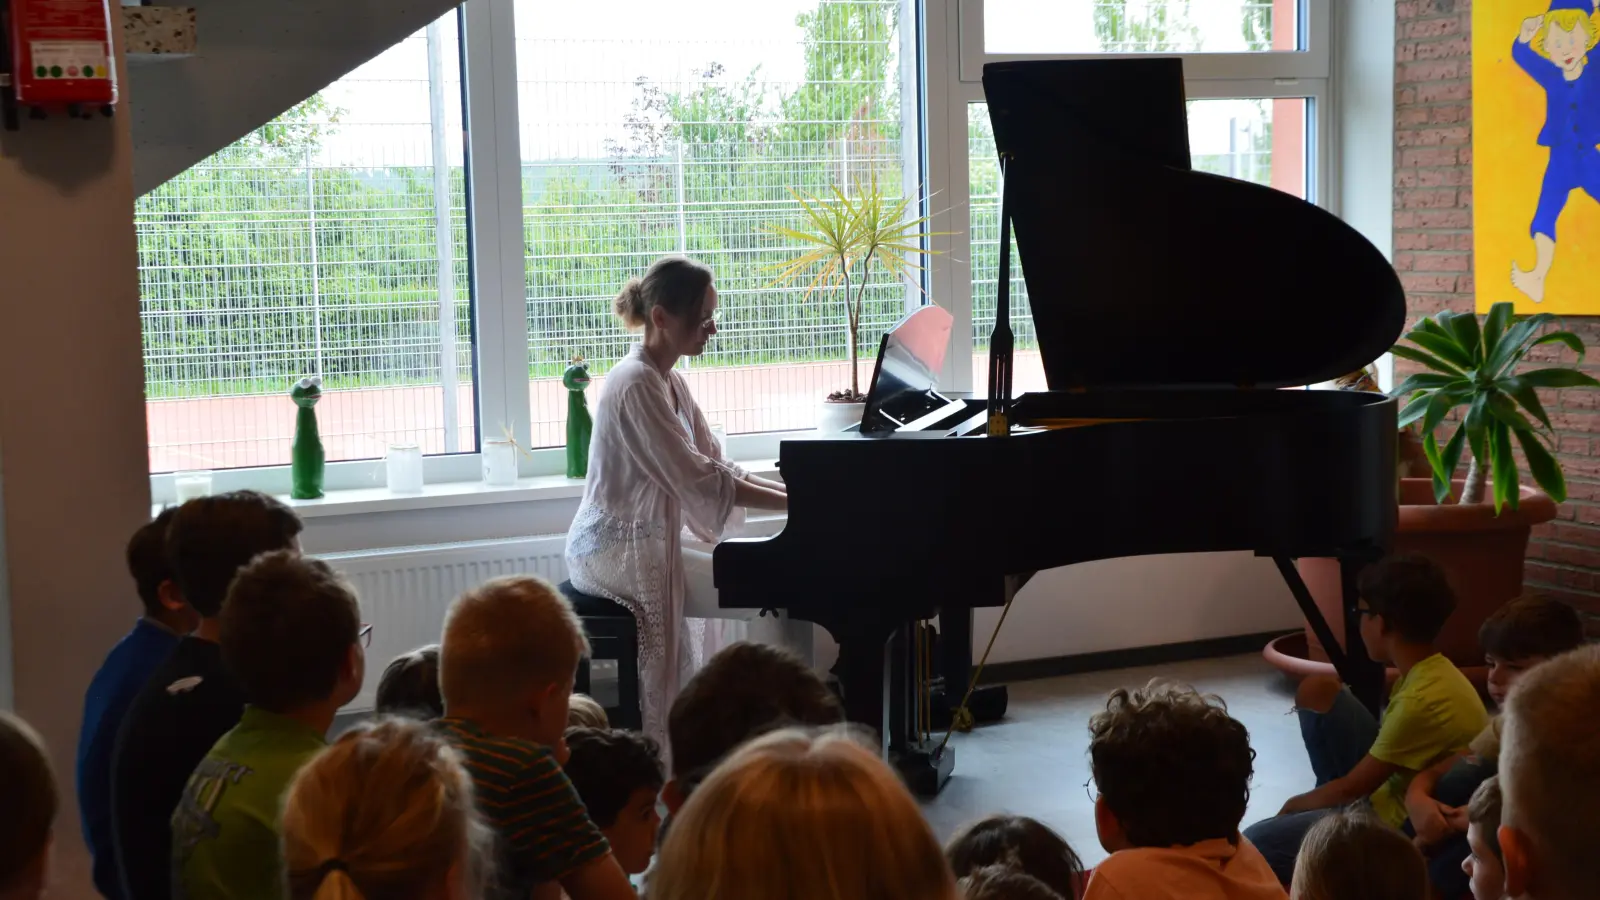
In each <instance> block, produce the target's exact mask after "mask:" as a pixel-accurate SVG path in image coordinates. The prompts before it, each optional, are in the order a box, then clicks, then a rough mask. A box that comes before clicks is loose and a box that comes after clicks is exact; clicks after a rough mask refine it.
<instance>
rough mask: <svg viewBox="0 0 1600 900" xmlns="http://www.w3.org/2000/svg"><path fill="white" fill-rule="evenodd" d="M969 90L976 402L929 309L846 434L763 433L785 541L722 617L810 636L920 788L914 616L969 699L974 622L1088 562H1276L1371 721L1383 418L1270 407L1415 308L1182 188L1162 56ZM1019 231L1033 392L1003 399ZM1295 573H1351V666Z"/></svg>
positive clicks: (1346, 230) (1351, 245)
mask: <svg viewBox="0 0 1600 900" xmlns="http://www.w3.org/2000/svg"><path fill="white" fill-rule="evenodd" d="M983 85H984V92H985V94H986V95H987V99H988V106H989V113H990V117H991V119H992V121H993V124H994V134H995V144H996V147H997V149H998V151H999V156H1000V162H1001V166H1002V171H1003V188H1002V195H1001V196H1002V200H1001V210H1002V213H1001V242H1000V246H1001V267H1000V268H1001V271H1000V272H999V273H998V284H999V287H1000V293H999V300H1000V305H999V313H998V316H997V324H996V329H995V336H994V341H993V348H992V351H991V352H992V357H993V359H992V361H991V377H990V384H989V395H988V396H987V397H985V398H969V399H963V398H959V397H951V396H946V395H943V394H940V393H939V391H938V390H937V388H936V386H935V385H933V384H932V383H931V381H930V371H931V373H936V372H937V371H938V366H937V365H935V364H934V363H935V361H936V359H937V358H938V357H942V352H943V351H942V347H938V346H936V345H937V344H938V342H939V340H940V339H941V338H940V334H939V332H940V330H941V328H943V330H944V331H945V332H947V331H948V327H949V326H948V324H947V323H948V316H947V315H946V316H944V318H943V319H940V316H941V315H943V313H942V311H941V310H937V309H933V310H919V311H918V312H917V313H913V314H912V316H911V317H910V318H909V319H908V320H907V321H906V322H905V323H904V325H903V327H902V328H900V329H896V331H895V332H893V333H891V335H890V336H889V337H888V338H887V339H886V341H885V345H884V347H883V349H882V350H881V351H880V355H879V362H878V369H877V372H876V374H875V376H874V379H873V387H872V392H871V394H870V395H869V401H868V405H867V413H866V415H865V416H864V418H863V421H862V425H861V427H860V430H859V431H857V432H852V433H845V434H840V435H828V436H819V437H816V438H806V439H796V440H785V441H783V442H782V444H781V448H780V451H779V461H778V467H779V470H780V472H781V474H782V476H783V479H784V481H785V482H786V483H787V485H788V489H789V513H788V520H787V523H786V525H785V527H784V529H783V531H782V532H780V533H779V534H777V535H775V536H772V537H770V538H765V539H750V540H730V541H726V542H724V543H722V544H720V545H718V547H717V548H716V550H715V552H714V555H713V574H714V578H715V581H716V586H717V591H718V595H719V602H720V603H721V604H722V605H723V606H725V607H735V608H753V607H761V608H769V607H770V608H778V607H781V608H786V609H787V610H788V611H789V614H790V615H791V616H792V617H794V618H797V619H803V620H809V621H812V622H815V623H817V624H819V625H821V626H823V627H824V628H826V629H828V631H829V632H830V633H831V634H832V635H833V637H834V639H835V640H837V641H838V643H839V652H840V660H839V664H838V666H837V667H836V668H835V670H834V671H835V672H836V673H837V674H838V676H839V679H840V682H841V687H842V692H843V695H844V702H845V706H846V710H847V713H848V716H849V718H850V719H851V720H852V721H855V722H859V723H863V724H866V725H868V726H871V727H872V728H874V729H876V730H877V731H878V733H879V734H880V735H882V737H883V740H884V747H885V751H886V753H888V754H889V756H890V757H891V759H893V760H894V761H895V762H896V763H897V764H898V765H899V767H900V769H901V771H902V773H903V774H905V775H906V777H907V780H908V782H909V783H910V784H911V785H912V787H913V788H915V789H917V790H919V791H920V792H923V793H930V792H936V791H937V790H938V788H939V787H940V786H941V785H942V784H943V782H944V780H945V779H946V778H947V777H948V775H949V772H950V770H951V768H952V766H953V764H954V754H953V750H952V749H951V748H949V747H947V746H944V745H943V744H941V743H939V742H937V741H930V740H928V735H929V733H930V728H929V727H928V722H927V721H926V718H927V713H926V706H925V704H924V703H922V702H919V699H918V698H917V696H915V692H914V690H913V688H912V685H913V683H914V682H915V681H916V680H917V679H916V677H915V675H916V673H912V672H910V671H909V669H910V668H911V667H912V666H913V665H922V666H924V667H925V664H923V663H915V664H914V663H913V658H914V654H912V653H911V652H909V650H908V649H907V648H910V647H913V646H914V645H916V643H917V640H916V639H914V638H910V637H908V636H909V635H912V634H914V632H912V631H911V630H910V629H911V627H912V623H917V622H921V621H924V620H927V619H930V618H931V617H934V616H938V617H939V621H940V625H941V628H942V630H943V632H944V635H943V637H944V640H943V641H942V644H943V648H942V649H943V652H942V659H941V660H940V661H939V662H938V664H937V668H938V669H939V671H940V673H941V674H942V675H943V676H944V678H945V681H946V684H947V686H952V687H951V689H952V690H955V691H960V690H961V689H962V688H964V687H965V686H966V683H967V679H968V676H969V672H970V667H971V650H970V647H971V644H970V641H971V620H972V619H971V616H972V609H973V608H975V607H988V606H1001V605H1003V604H1005V603H1007V601H1008V600H1010V599H1011V598H1012V597H1013V596H1015V594H1016V592H1017V591H1018V590H1019V589H1020V588H1021V587H1022V585H1023V584H1024V583H1026V581H1027V579H1028V578H1029V577H1030V576H1031V575H1032V574H1033V573H1035V572H1038V571H1041V570H1044V569H1050V568H1054V567H1057V566H1068V565H1072V564H1074V563H1079V562H1085V561H1089V560H1098V559H1107V558H1113V557H1126V556H1138V555H1143V554H1156V553H1195V552H1204V551H1228V550H1233V551H1237V550H1249V551H1254V552H1255V553H1256V554H1257V555H1259V556H1263V557H1270V558H1271V559H1272V560H1273V561H1274V562H1275V563H1276V564H1277V567H1278V569H1279V570H1280V571H1281V573H1282V574H1283V577H1284V578H1285V580H1286V582H1287V584H1288V586H1289V588H1290V592H1291V594H1292V595H1293V596H1294V597H1295V599H1296V601H1297V603H1298V605H1299V606H1300V608H1301V610H1302V611H1303V612H1304V614H1305V616H1306V618H1307V619H1308V621H1309V622H1310V623H1311V625H1312V626H1313V628H1314V629H1315V631H1316V632H1317V634H1318V636H1319V638H1320V639H1321V642H1322V644H1323V646H1324V647H1327V648H1330V654H1331V656H1332V661H1333V662H1334V664H1335V666H1336V667H1337V669H1338V671H1339V673H1340V675H1341V676H1342V677H1343V679H1344V680H1345V681H1346V682H1347V683H1349V684H1350V685H1351V687H1352V689H1353V690H1354V691H1355V692H1356V694H1357V696H1358V697H1360V698H1361V699H1362V700H1363V701H1364V702H1365V703H1367V704H1368V705H1369V707H1372V708H1374V709H1375V708H1376V705H1377V703H1378V698H1379V692H1380V690H1381V687H1382V672H1381V669H1380V668H1379V667H1378V666H1377V665H1376V664H1374V663H1372V662H1371V660H1369V659H1368V658H1367V656H1366V652H1365V649H1364V648H1363V647H1362V646H1361V644H1360V637H1359V635H1360V628H1359V627H1358V625H1357V624H1356V619H1357V613H1356V612H1355V609H1356V603H1355V601H1356V597H1355V587H1354V586H1355V576H1356V574H1357V572H1358V571H1359V570H1360V568H1361V567H1362V566H1364V565H1366V564H1368V563H1369V562H1371V561H1372V560H1374V559H1376V558H1377V557H1379V556H1380V555H1382V554H1383V553H1384V552H1385V550H1386V548H1387V547H1388V546H1389V544H1390V539H1391V535H1392V533H1393V530H1394V527H1395V519H1396V479H1395V446H1396V409H1395V402H1394V401H1393V400H1392V399H1389V398H1387V397H1385V396H1383V395H1381V394H1372V393H1358V392H1344V391H1331V390H1280V388H1288V387H1297V386H1303V385H1309V384H1315V383H1317V382H1321V381H1326V380H1329V379H1332V378H1335V377H1337V376H1340V375H1344V374H1346V373H1348V372H1351V371H1354V370H1355V369H1357V368H1359V367H1360V366H1362V365H1365V364H1367V363H1368V362H1370V361H1371V360H1373V359H1375V358H1377V357H1378V356H1379V355H1381V354H1382V353H1383V352H1384V351H1385V350H1387V349H1388V347H1389V346H1390V345H1391V344H1393V342H1394V341H1395V339H1396V338H1397V337H1398V336H1399V334H1400V332H1401V330H1402V327H1403V325H1404V318H1405V298H1404V294H1403V292H1402V289H1401V286H1400V282H1399V279H1398V278H1397V276H1396V275H1395V272H1394V270H1393V269H1392V268H1391V267H1390V266H1389V264H1388V262H1387V261H1386V260H1385V259H1384V257H1383V254H1382V253H1381V252H1379V251H1378V250H1377V249H1376V248H1375V247H1373V246H1372V244H1370V243H1369V242H1368V241H1367V240H1366V239H1365V238H1363V237H1362V236H1361V235H1360V234H1358V233H1357V232H1356V231H1355V230H1354V229H1352V228H1351V227H1350V226H1348V225H1346V224H1345V223H1344V222H1342V221H1340V220H1339V219H1338V218H1336V217H1334V216H1333V215H1332V214H1330V213H1328V212H1327V211H1325V210H1323V209H1321V208H1319V207H1317V206H1315V205H1313V204H1311V203H1307V202H1305V201H1303V200H1300V199H1298V198H1296V197H1293V196H1291V195H1289V194H1286V193H1282V192H1280V191H1276V190H1273V189H1271V188H1267V187H1263V186H1259V185H1255V184H1250V183H1246V182H1242V181H1237V180H1233V179H1229V178H1224V177H1219V176H1215V175H1209V174H1205V173H1202V172H1197V171H1194V170H1193V169H1192V168H1191V165H1190V158H1189V149H1188V128H1187V123H1186V113H1185V98H1184V88H1183V72H1182V68H1181V63H1180V62H1179V61H1178V60H1168V59H1150V60H1074V61H1038V62H1011V63H996V64H990V65H987V66H985V67H984V73H983ZM1013 227H1014V228H1015V234H1016V247H1017V253H1018V255H1019V256H1020V262H1021V266H1022V272H1023V275H1024V277H1025V279H1026V283H1027V287H1028V300H1029V303H1030V304H1031V306H1032V312H1033V322H1034V327H1035V331H1036V333H1037V335H1038V344H1039V352H1040V355H1041V356H1042V358H1043V363H1044V370H1045V376H1046V380H1047V382H1048V384H1049V388H1050V389H1049V390H1048V391H1042V392H1035V393H1027V394H1023V395H1022V396H1020V397H1015V398H1012V397H1011V396H1010V393H1011V385H1010V369H1009V363H1010V330H1009V311H1008V307H1009V298H1008V296H1007V293H1008V292H1007V286H1008V285H1009V282H1010V277H1009V272H1010V268H1009V266H1010V260H1009V256H1010V253H1009V240H1008V239H1007V233H1008V231H1009V229H1011V228H1013ZM934 299H935V300H937V298H934ZM924 312H927V313H929V315H923V313H924ZM1079 511H1093V513H1094V515H1093V517H1092V518H1088V517H1084V516H1081V515H1080V512H1079ZM1107 513H1109V514H1110V515H1111V518H1109V519H1107V518H1106V515H1107ZM841 545H848V546H851V547H853V548H855V549H856V550H857V551H858V552H856V553H851V554H841V553H839V552H838V548H839V547H840V546H841ZM1299 557H1333V558H1337V559H1338V560H1339V561H1340V563H1341V571H1342V574H1343V580H1344V599H1345V604H1344V606H1345V616H1346V628H1345V632H1344V633H1345V634H1346V635H1348V636H1349V638H1350V641H1349V644H1348V645H1346V646H1344V648H1343V649H1342V650H1341V649H1340V647H1341V644H1340V642H1338V641H1336V640H1335V639H1334V638H1333V635H1332V633H1331V630H1330V629H1329V628H1328V624H1327V622H1326V621H1325V620H1324V619H1323V617H1322V616H1321V614H1320V613H1318V611H1317V608H1316V606H1315V604H1314V603H1313V602H1312V600H1311V597H1310V594H1309V592H1308V591H1307V590H1306V587H1305V584H1304V583H1303V582H1302V581H1301V580H1300V578H1299V575H1298V574H1297V571H1296V569H1295V566H1294V560H1295V559H1296V558H1299ZM1062 602H1071V598H1066V599H1065V600H1064V601H1062ZM1172 602H1173V603H1174V604H1182V603H1183V602H1184V598H1183V597H1181V596H1174V597H1173V598H1172Z"/></svg>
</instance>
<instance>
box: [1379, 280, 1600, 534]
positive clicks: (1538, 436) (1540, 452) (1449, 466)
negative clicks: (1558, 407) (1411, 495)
mask: <svg viewBox="0 0 1600 900" xmlns="http://www.w3.org/2000/svg"><path fill="white" fill-rule="evenodd" d="M1554 321H1556V317H1555V316H1553V315H1550V314H1549V313H1539V314H1538V315H1534V316H1528V317H1527V318H1523V319H1515V318H1514V317H1513V315H1512V305H1511V304H1510V303H1496V304H1495V305H1494V306H1492V307H1490V308H1489V314H1488V315H1487V316H1485V317H1484V320H1483V325H1482V327H1481V328H1480V327H1479V324H1478V317H1477V316H1475V315H1473V314H1471V313H1455V312H1442V313H1439V314H1438V315H1436V316H1433V317H1432V318H1425V319H1423V320H1422V321H1420V322H1418V323H1417V325H1416V327H1415V328H1413V329H1411V330H1410V331H1408V332H1406V335H1405V339H1406V340H1408V341H1410V342H1411V343H1410V345H1407V344H1397V345H1395V347H1394V348H1393V352H1394V355H1395V356H1399V357H1401V358H1403V359H1409V360H1412V361H1413V362H1417V363H1421V364H1422V365H1424V366H1427V367H1428V368H1429V369H1431V370H1432V371H1429V372H1419V373H1417V374H1414V375H1411V376H1410V377H1408V378H1406V380H1405V381H1403V382H1401V383H1400V386H1399V387H1397V388H1395V392H1394V394H1395V396H1396V397H1398V398H1400V399H1401V401H1402V402H1403V403H1404V404H1405V406H1404V407H1402V408H1401V410H1400V427H1401V428H1405V427H1406V426H1408V425H1410V424H1411V423H1413V422H1416V421H1418V420H1421V423H1422V434H1423V439H1422V447H1423V450H1424V452H1426V453H1427V455H1428V463H1429V464H1430V465H1431V466H1432V468H1433V495H1434V499H1435V500H1437V501H1438V502H1440V503H1443V502H1445V500H1446V499H1447V498H1448V497H1449V496H1450V480H1451V476H1452V475H1453V474H1454V473H1455V470H1456V466H1457V465H1458V464H1459V463H1460V461H1461V453H1462V451H1463V449H1470V450H1471V451H1472V460H1471V463H1470V464H1469V465H1468V467H1467V481H1466V486H1465V488H1464V489H1463V490H1462V492H1461V499H1460V502H1462V503H1481V502H1483V495H1484V491H1485V489H1486V487H1487V484H1486V483H1487V482H1488V481H1489V476H1490V475H1491V474H1493V476H1494V479H1493V486H1494V510H1495V514H1496V515H1498V514H1499V513H1500V509H1501V507H1503V506H1507V505H1509V506H1510V507H1511V508H1512V509H1516V508H1517V499H1518V497H1519V496H1520V490H1519V487H1518V483H1517V478H1518V475H1517V459H1516V455H1515V451H1514V450H1513V448H1512V439H1513V438H1515V439H1516V443H1517V445H1518V446H1521V448H1522V453H1523V455H1524V456H1525V457H1526V458H1527V461H1528V473H1529V474H1530V475H1532V476H1533V480H1534V481H1535V482H1536V483H1538V485H1539V487H1540V489H1542V490H1543V491H1544V492H1545V493H1547V494H1549V495H1550V497H1551V498H1552V499H1554V500H1555V501H1556V502H1557V503H1560V502H1561V501H1563V500H1565V499H1566V498H1567V482H1566V476H1565V475H1564V474H1562V471H1561V463H1560V462H1558V461H1557V460H1556V458H1555V456H1554V455H1553V454H1552V453H1551V452H1550V449H1551V448H1554V447H1555V444H1556V437H1555V429H1554V428H1552V427H1551V425H1550V416H1549V415H1548V414H1546V412H1545V410H1544V406H1543V405H1542V404H1541V403H1540V402H1539V395H1538V389H1539V388H1576V387H1600V381H1596V380H1595V379H1594V378H1592V377H1591V376H1589V375H1587V374H1585V373H1583V372H1581V371H1579V370H1578V369H1577V368H1576V366H1551V367H1549V368H1544V369H1532V370H1528V371H1521V372H1519V371H1517V369H1518V366H1520V365H1521V364H1522V361H1523V358H1524V357H1526V356H1527V355H1528V351H1530V350H1532V349H1533V348H1534V347H1537V346H1539V345H1540V344H1562V345H1564V346H1566V347H1567V348H1568V349H1570V350H1572V351H1573V352H1574V353H1576V354H1578V361H1579V362H1582V361H1583V354H1584V345H1583V339H1582V338H1579V337H1578V336H1577V335H1576V334H1573V333H1572V332H1570V331H1565V330H1560V329H1558V330H1556V331H1548V332H1545V333H1543V334H1540V330H1541V329H1543V328H1544V327H1545V326H1546V325H1548V324H1550V323H1552V322H1554ZM1462 406H1464V407H1466V410H1467V411H1466V415H1465V416H1463V417H1462V418H1461V423H1460V424H1459V425H1458V426H1456V430H1455V434H1453V435H1451V436H1450V439H1449V440H1448V441H1446V442H1445V444H1444V446H1443V447H1440V446H1439V441H1438V438H1437V437H1436V436H1435V431H1437V430H1438V428H1439V427H1440V426H1441V425H1442V424H1444V421H1445V417H1446V416H1448V415H1449V414H1450V411H1451V410H1453V409H1456V408H1457V407H1462ZM1530 417H1531V418H1530ZM1547 445H1548V446H1547Z"/></svg>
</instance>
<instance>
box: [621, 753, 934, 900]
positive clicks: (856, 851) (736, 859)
mask: <svg viewBox="0 0 1600 900" xmlns="http://www.w3.org/2000/svg"><path fill="white" fill-rule="evenodd" d="M649 895H650V900H729V898H738V900H778V898H790V897H828V898H830V900H877V898H881V897H917V898H919V900H955V897H956V896H957V895H956V886H955V881H954V879H953V878H952V877H951V875H950V867H949V866H948V865H946V864H945V860H944V854H943V853H942V852H941V851H940V849H939V842H938V841H937V840H935V839H934V836H933V832H932V831H930V830H929V829H928V823H927V820H926V819H924V818H923V816H922V812H921V810H919V809H918V808H917V804H916V801H914V800H912V799H911V795H910V794H908V793H906V789H905V787H904V786H903V785H902V784H901V783H900V779H899V778H898V777H897V776H896V775H895V773H894V772H893V771H892V770H890V769H889V767H888V766H887V765H885V764H884V762H883V760H881V759H879V757H878V754H877V753H874V752H873V751H871V750H869V749H867V748H865V747H863V746H862V745H861V744H859V743H857V742H856V741H855V740H853V739H852V738H851V737H850V736H849V735H847V734H844V733H841V732H838V731H829V732H824V733H821V734H817V735H813V734H810V733H807V732H804V731H797V730H786V731H778V732H774V733H772V734H769V735H766V736H765V737H761V738H757V739H756V740H754V741H752V742H751V743H750V744H748V745H746V746H745V747H743V748H742V749H740V750H738V751H737V752H735V753H734V754H733V756H731V757H729V758H728V759H727V761H725V762H723V763H722V764H721V765H719V766H718V767H717V769H716V771H714V772H712V773H711V775H710V777H708V778H707V779H706V780H705V781H704V782H703V783H702V784H701V785H700V787H699V789H698V790H696V791H695V792H694V794H693V796H691V797H690V798H689V802H688V803H686V804H685V805H684V807H683V809H682V811H681V812H680V813H679V814H678V816H677V817H676V818H675V819H674V822H673V827H672V829H671V831H670V832H668V835H667V839H666V842H665V844H664V845H663V846H662V848H661V852H660V854H659V857H658V860H657V865H656V873H655V875H654V877H652V878H651V879H650V887H649Z"/></svg>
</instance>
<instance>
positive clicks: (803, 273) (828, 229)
mask: <svg viewBox="0 0 1600 900" xmlns="http://www.w3.org/2000/svg"><path fill="white" fill-rule="evenodd" d="M789 193H790V194H792V195H793V196H794V199H795V202H797V203H799V204H800V211H801V216H802V218H803V219H804V220H805V221H804V224H803V225H802V227H800V228H790V227H788V226H785V225H773V226H771V228H770V229H769V230H770V231H772V232H773V233H774V234H777V235H779V236H781V237H784V238H787V239H789V240H791V241H794V242H795V243H797V244H799V245H801V246H802V247H803V248H804V251H803V252H801V253H800V254H799V255H797V256H795V257H793V258H792V259H788V260H785V261H784V262H781V263H778V264H777V265H775V266H773V267H772V268H773V269H774V270H775V271H776V272H777V275H776V277H774V278H773V279H772V281H771V282H770V283H769V286H770V285H778V284H789V283H793V282H796V281H798V280H801V279H805V278H809V281H807V283H806V288H805V293H804V294H803V295H802V297H803V298H807V299H809V298H810V297H811V295H812V294H813V293H815V292H816V291H817V290H818V289H819V288H827V289H828V291H829V293H830V294H831V293H842V294H843V300H844V308H845V323H846V329H847V331H846V333H847V336H848V340H849V349H850V389H849V390H848V391H845V392H838V393H836V394H833V395H830V397H829V399H842V400H851V401H858V400H862V399H864V397H863V395H862V393H861V376H860V373H859V372H858V368H859V367H858V365H857V363H858V361H859V360H860V356H861V340H860V338H861V309H862V304H863V302H864V301H865V299H866V294H867V283H868V281H869V280H870V278H869V276H870V275H871V267H872V264H873V263H874V262H877V263H878V265H880V266H882V267H883V269H884V271H886V272H888V273H889V274H890V275H891V276H893V277H895V278H897V279H900V280H906V281H913V283H915V279H914V278H913V273H915V272H920V271H921V270H922V266H920V265H918V264H917V263H916V262H915V261H914V259H913V257H916V256H918V255H926V254H931V253H937V252H939V251H937V250H929V249H926V247H925V242H926V241H927V239H928V238H930V237H933V236H935V235H936V234H943V233H945V232H928V231H924V230H923V229H922V226H923V225H925V224H926V223H927V221H928V217H927V216H920V217H918V218H915V219H912V218H908V217H907V215H906V210H907V209H909V208H910V206H911V202H912V201H913V200H914V199H916V198H915V195H913V196H907V197H902V198H900V199H899V200H890V199H888V198H886V197H885V196H884V193H883V191H882V189H880V188H879V186H878V178H877V176H876V175H873V176H872V178H871V179H870V180H869V181H868V182H867V183H866V184H865V185H863V184H860V183H857V184H856V186H855V190H854V191H853V192H852V193H849V194H847V193H845V192H844V191H842V190H840V189H839V187H838V186H837V185H836V186H834V187H833V189H832V196H831V197H828V198H820V197H817V196H814V195H811V194H806V193H802V192H800V191H796V190H790V191H789ZM852 283H853V284H854V295H853V296H852V293H851V290H852Z"/></svg>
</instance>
